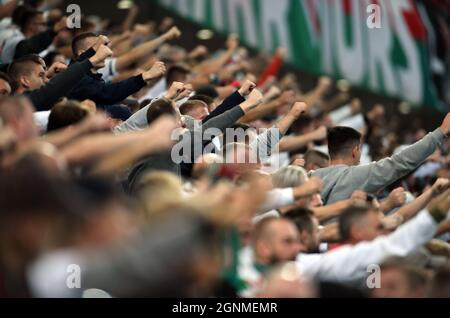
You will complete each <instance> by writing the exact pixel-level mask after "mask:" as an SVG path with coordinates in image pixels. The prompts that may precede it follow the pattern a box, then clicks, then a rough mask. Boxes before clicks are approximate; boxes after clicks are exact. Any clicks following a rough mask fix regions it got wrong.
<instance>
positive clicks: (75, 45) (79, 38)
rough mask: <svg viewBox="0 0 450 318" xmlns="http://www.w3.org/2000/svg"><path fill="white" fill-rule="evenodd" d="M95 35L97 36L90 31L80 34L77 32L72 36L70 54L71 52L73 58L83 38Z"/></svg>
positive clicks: (75, 56)
mask: <svg viewBox="0 0 450 318" xmlns="http://www.w3.org/2000/svg"><path fill="white" fill-rule="evenodd" d="M96 37H97V34H95V33H92V32H85V33H81V34H78V35H77V36H76V37H74V38H73V40H72V54H73V57H74V59H75V58H77V57H78V55H77V52H78V50H79V49H81V47H82V46H83V45H82V43H83V42H84V40H86V39H89V38H96Z"/></svg>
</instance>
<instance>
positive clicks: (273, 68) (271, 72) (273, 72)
mask: <svg viewBox="0 0 450 318" xmlns="http://www.w3.org/2000/svg"><path fill="white" fill-rule="evenodd" d="M282 65H283V59H282V58H281V57H279V56H278V55H275V56H274V57H273V58H272V61H271V62H270V64H269V65H268V66H267V68H266V69H265V70H264V72H263V73H262V75H261V77H260V78H259V81H258V83H257V86H261V85H264V83H265V82H266V81H267V80H268V79H269V77H271V76H275V77H276V76H277V75H278V73H279V72H280V69H281V66H282Z"/></svg>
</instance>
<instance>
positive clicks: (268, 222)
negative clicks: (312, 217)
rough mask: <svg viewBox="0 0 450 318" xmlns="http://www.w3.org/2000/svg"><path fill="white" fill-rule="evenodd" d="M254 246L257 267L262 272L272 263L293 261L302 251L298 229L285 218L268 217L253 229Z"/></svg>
mask: <svg viewBox="0 0 450 318" xmlns="http://www.w3.org/2000/svg"><path fill="white" fill-rule="evenodd" d="M252 247H253V251H254V260H255V265H256V267H257V268H258V267H259V268H260V269H261V271H262V272H264V269H267V268H268V267H269V266H271V265H276V264H279V263H281V262H286V261H293V260H295V258H296V257H297V255H298V253H299V251H300V244H299V237H298V231H297V229H296V227H295V225H294V223H293V222H292V221H290V220H288V219H284V218H266V219H264V220H262V221H261V222H259V223H258V224H257V225H256V226H255V228H254V230H253V238H252Z"/></svg>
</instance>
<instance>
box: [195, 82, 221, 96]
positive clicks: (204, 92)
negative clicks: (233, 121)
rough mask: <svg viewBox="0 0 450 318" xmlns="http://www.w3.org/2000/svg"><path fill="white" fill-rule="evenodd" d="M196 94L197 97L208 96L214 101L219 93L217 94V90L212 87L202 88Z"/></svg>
mask: <svg viewBox="0 0 450 318" xmlns="http://www.w3.org/2000/svg"><path fill="white" fill-rule="evenodd" d="M196 93H197V94H198V95H205V96H208V97H210V98H212V99H216V98H218V97H219V93H218V92H217V89H216V88H215V87H214V86H212V85H206V86H202V87H200V88H199V89H198V90H197V91H196Z"/></svg>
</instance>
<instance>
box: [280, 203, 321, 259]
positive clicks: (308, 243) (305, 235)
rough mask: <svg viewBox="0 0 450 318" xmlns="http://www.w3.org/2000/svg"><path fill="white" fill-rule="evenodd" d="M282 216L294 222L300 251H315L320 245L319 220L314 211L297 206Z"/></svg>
mask: <svg viewBox="0 0 450 318" xmlns="http://www.w3.org/2000/svg"><path fill="white" fill-rule="evenodd" d="M284 217H285V218H287V219H289V220H291V221H292V222H294V223H295V226H296V227H297V230H298V234H299V240H300V244H301V247H300V250H301V252H302V253H317V252H318V251H319V245H320V237H319V221H318V220H317V218H316V217H315V216H314V212H313V211H311V210H308V209H304V208H298V209H295V210H292V211H290V212H288V213H287V214H286V215H285V216H284Z"/></svg>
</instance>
